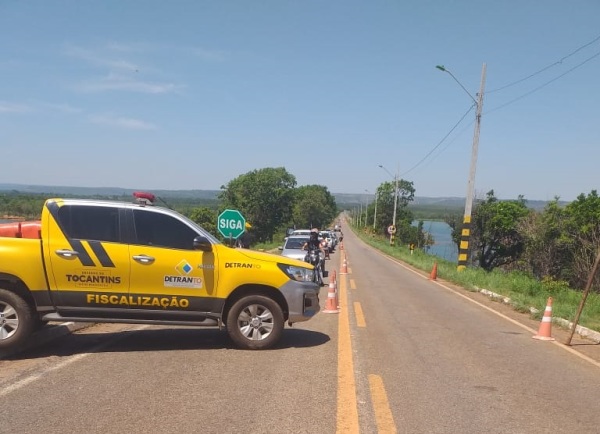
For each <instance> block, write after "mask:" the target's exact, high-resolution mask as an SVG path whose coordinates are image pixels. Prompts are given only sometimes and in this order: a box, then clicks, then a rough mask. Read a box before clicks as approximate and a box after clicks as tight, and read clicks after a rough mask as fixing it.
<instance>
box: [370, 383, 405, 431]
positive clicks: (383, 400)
mask: <svg viewBox="0 0 600 434" xmlns="http://www.w3.org/2000/svg"><path fill="white" fill-rule="evenodd" d="M369 387H370V389H371V400H372V401H373V410H374V411H375V421H376V423H377V432H380V433H395V432H398V430H397V429H396V424H395V423H394V416H393V415H392V412H391V410H390V403H389V401H388V398H387V393H386V392H385V386H384V385H383V380H382V378H381V377H380V376H379V375H375V374H369Z"/></svg>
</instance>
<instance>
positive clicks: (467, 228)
mask: <svg viewBox="0 0 600 434" xmlns="http://www.w3.org/2000/svg"><path fill="white" fill-rule="evenodd" d="M485 73H486V64H485V63H484V64H483V67H482V69H481V84H480V86H479V94H478V95H477V101H476V102H477V114H476V117H475V131H474V132H473V149H472V151H471V168H470V170H469V181H468V183H467V197H466V202H465V215H464V219H463V228H462V233H461V237H460V249H459V253H458V270H459V271H461V270H464V269H465V268H466V267H467V265H468V263H469V239H470V236H471V212H472V210H473V195H474V189H475V171H476V168H477V151H478V148H479V131H480V128H481V111H482V109H483V91H484V88H485Z"/></svg>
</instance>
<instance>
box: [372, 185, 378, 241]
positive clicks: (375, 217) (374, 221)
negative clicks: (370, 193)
mask: <svg viewBox="0 0 600 434" xmlns="http://www.w3.org/2000/svg"><path fill="white" fill-rule="evenodd" d="M377 199H379V187H378V188H377V190H375V212H374V213H373V230H374V231H375V232H377V228H376V227H375V223H376V222H377Z"/></svg>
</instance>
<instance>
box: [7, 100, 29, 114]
mask: <svg viewBox="0 0 600 434" xmlns="http://www.w3.org/2000/svg"><path fill="white" fill-rule="evenodd" d="M31 111H32V109H31V107H29V106H27V105H25V104H14V103H10V102H5V101H0V113H28V112H31Z"/></svg>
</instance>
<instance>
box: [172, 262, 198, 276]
mask: <svg viewBox="0 0 600 434" xmlns="http://www.w3.org/2000/svg"><path fill="white" fill-rule="evenodd" d="M175 269H176V270H177V272H178V273H179V274H181V275H182V276H186V275H188V274H190V273H191V272H192V270H193V269H194V268H193V267H192V266H191V265H190V264H189V262H188V261H186V260H185V259H184V260H182V261H181V262H180V263H179V264H177V266H176V267H175Z"/></svg>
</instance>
